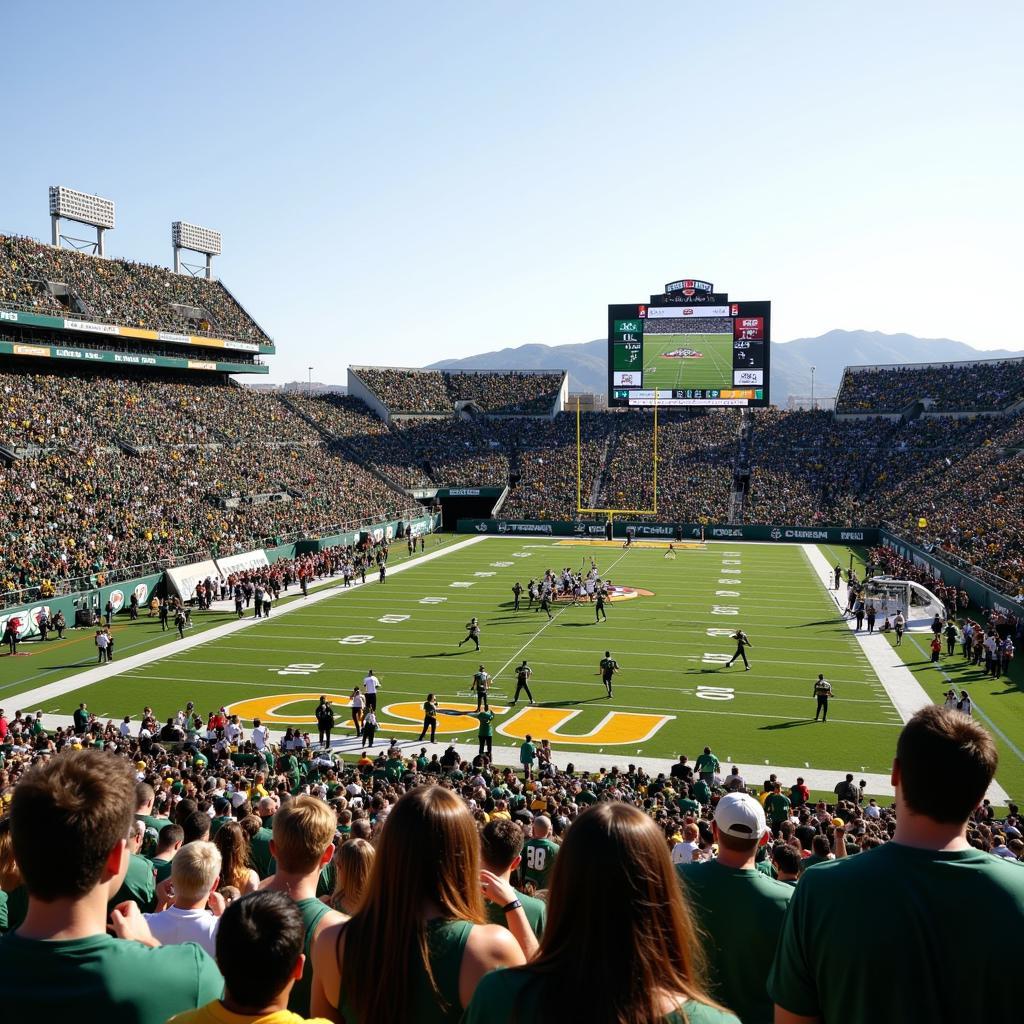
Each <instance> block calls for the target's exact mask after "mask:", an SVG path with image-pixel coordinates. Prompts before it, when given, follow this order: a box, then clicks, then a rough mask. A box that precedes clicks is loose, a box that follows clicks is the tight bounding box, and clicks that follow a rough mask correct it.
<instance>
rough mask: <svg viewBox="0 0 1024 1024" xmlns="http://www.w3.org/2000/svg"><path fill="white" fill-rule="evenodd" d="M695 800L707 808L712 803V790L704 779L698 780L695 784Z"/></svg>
mask: <svg viewBox="0 0 1024 1024" xmlns="http://www.w3.org/2000/svg"><path fill="white" fill-rule="evenodd" d="M693 798H694V800H697V801H698V802H699V803H701V804H703V805H704V806H705V807H706V806H707V805H708V804H709V803H711V789H710V787H709V786H708V784H707V783H706V782H705V781H704V780H703V779H698V780H697V781H696V782H695V783H694V784H693Z"/></svg>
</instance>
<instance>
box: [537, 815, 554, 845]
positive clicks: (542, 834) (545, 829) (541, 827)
mask: <svg viewBox="0 0 1024 1024" xmlns="http://www.w3.org/2000/svg"><path fill="white" fill-rule="evenodd" d="M549 835H551V819H550V818H549V817H548V816H547V815H546V814H538V815H537V817H536V818H534V819H533V838H534V839H547V837H548V836H549Z"/></svg>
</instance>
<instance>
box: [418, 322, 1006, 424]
mask: <svg viewBox="0 0 1024 1024" xmlns="http://www.w3.org/2000/svg"><path fill="white" fill-rule="evenodd" d="M1020 355H1021V353H1020V352H1010V351H1008V350H1006V349H991V350H986V351H981V350H979V349H976V348H972V347H971V346H970V345H968V344H966V343H965V342H962V341H953V340H951V339H950V338H916V337H914V336H913V335H912V334H882V333H881V332H880V331H839V330H836V331H829V332H828V333H827V334H822V335H820V336H818V337H817V338H797V339H795V340H794V341H786V342H773V344H772V363H771V382H772V383H771V397H772V401H773V402H774V403H775V404H776V405H781V406H785V405H786V402H787V400H788V399H789V398H790V396H794V397H806V396H809V395H810V391H811V367H812V366H813V367H814V368H815V372H814V391H815V395H816V396H817V397H820V398H822V399H824V398H827V397H831V396H834V395H835V393H836V391H837V390H838V389H839V382H840V380H841V379H842V376H843V368H844V367H846V366H858V365H876V364H880V363H882V364H884V363H931V362H944V361H947V360H948V361H950V362H953V361H956V360H963V359H1002V358H1006V357H1012V356H1020ZM607 365H608V342H607V341H606V340H605V339H603V338H598V339H596V340H594V341H585V342H581V343H578V344H569V345H537V344H531V345H520V346H518V347H516V348H503V349H498V350H497V351H494V352H481V353H480V354H479V355H476V356H467V357H466V358H465V359H445V360H442V361H441V362H437V363H431V364H430V366H429V367H427V369H431V370H462V369H478V370H499V369H500V370H551V369H564V370H568V371H569V390H570V391H582V392H594V393H597V394H603V393H604V392H605V391H606V390H607V387H608V371H607Z"/></svg>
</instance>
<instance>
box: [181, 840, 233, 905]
mask: <svg viewBox="0 0 1024 1024" xmlns="http://www.w3.org/2000/svg"><path fill="white" fill-rule="evenodd" d="M220 867H221V856H220V850H218V849H217V847H216V846H214V845H213V843H209V842H206V841H204V840H199V841H197V842H195V843H189V844H188V846H183V847H182V848H181V849H180V850H179V851H178V852H177V854H176V855H175V857H174V860H172V861H171V880H172V881H173V882H174V899H175V902H180V903H198V902H199V901H200V900H205V899H206V897H207V896H209V895H210V893H211V892H212V891H213V890H214V889H215V888H216V887H217V879H218V878H219V877H220Z"/></svg>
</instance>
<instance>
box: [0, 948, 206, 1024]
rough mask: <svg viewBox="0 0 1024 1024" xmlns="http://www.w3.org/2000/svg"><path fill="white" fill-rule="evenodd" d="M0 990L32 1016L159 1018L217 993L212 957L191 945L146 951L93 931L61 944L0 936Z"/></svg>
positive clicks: (144, 1021)
mask: <svg viewBox="0 0 1024 1024" xmlns="http://www.w3.org/2000/svg"><path fill="white" fill-rule="evenodd" d="M0 992H10V993H15V992H17V993H20V996H19V998H22V997H23V998H25V999H27V1000H29V1001H30V1003H31V1006H32V1011H31V1013H32V1016H33V1017H35V1018H37V1019H38V1020H63V1019H67V1020H74V1021H75V1022H76V1024H112V1022H114V1021H119V1022H120V1021H123V1022H125V1024H128V1022H131V1024H164V1022H165V1021H166V1020H167V1018H168V1017H170V1016H172V1015H173V1014H176V1013H181V1012H182V1011H184V1010H194V1009H197V1008H198V1007H200V1006H204V1005H205V1004H206V1003H209V1002H211V1001H212V1000H214V999H220V997H221V996H222V995H223V993H224V981H223V979H222V978H221V975H220V971H219V970H218V969H217V964H216V963H215V962H214V959H213V957H211V956H208V955H207V954H206V953H204V952H203V950H202V949H200V947H199V946H197V945H196V944H195V943H191V942H187V943H184V944H182V945H179V946H160V947H159V948H157V949H151V948H150V947H149V946H143V945H142V944H141V943H138V942H127V941H124V940H122V939H115V938H113V937H112V936H110V935H93V936H90V937H89V938H87V939H72V940H69V941H66V942H44V941H41V940H37V939H23V938H21V937H20V936H18V935H15V934H11V935H5V936H4V937H3V938H0Z"/></svg>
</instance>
